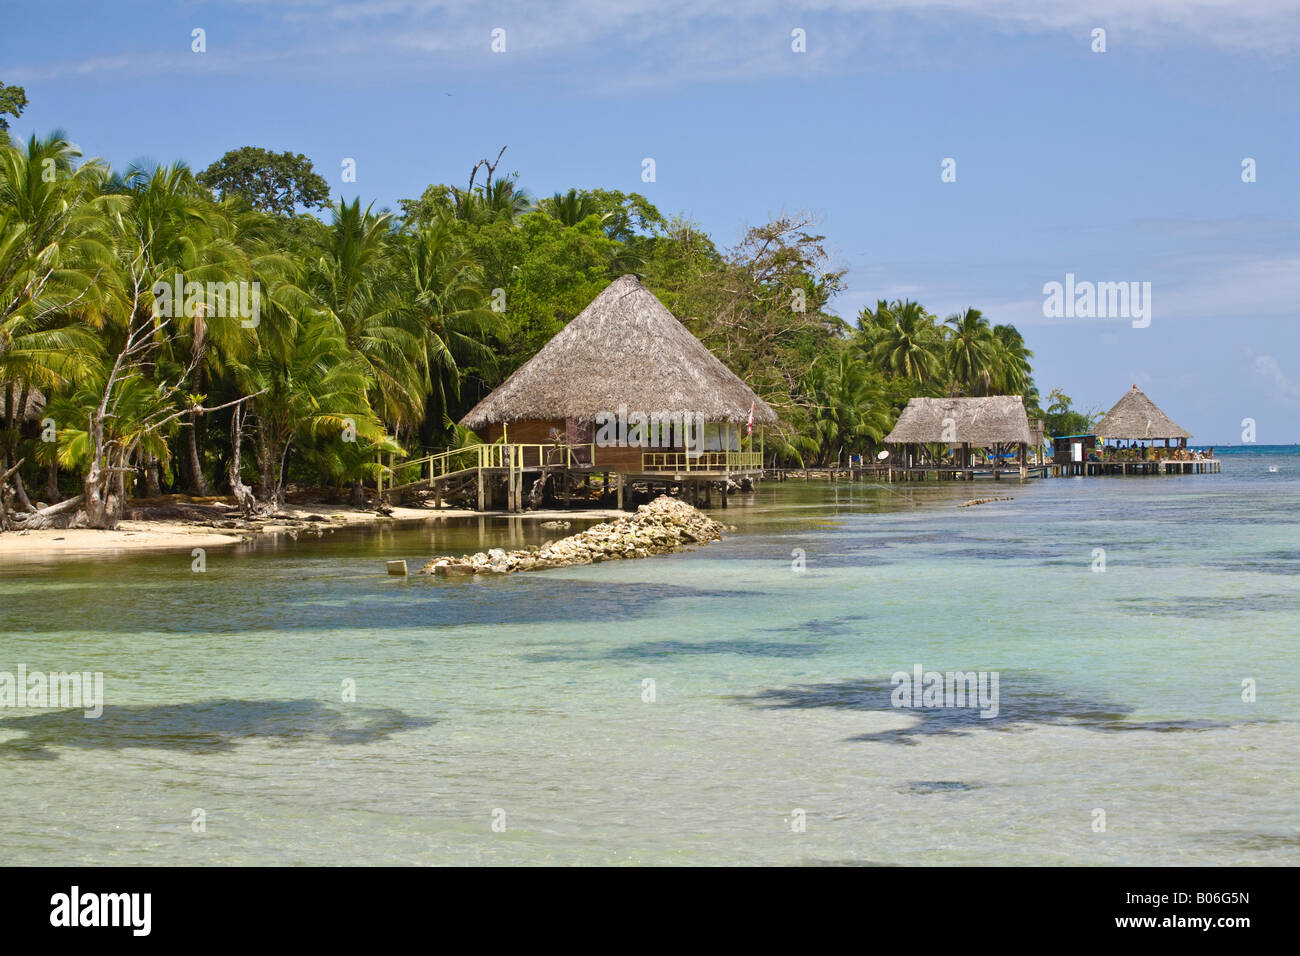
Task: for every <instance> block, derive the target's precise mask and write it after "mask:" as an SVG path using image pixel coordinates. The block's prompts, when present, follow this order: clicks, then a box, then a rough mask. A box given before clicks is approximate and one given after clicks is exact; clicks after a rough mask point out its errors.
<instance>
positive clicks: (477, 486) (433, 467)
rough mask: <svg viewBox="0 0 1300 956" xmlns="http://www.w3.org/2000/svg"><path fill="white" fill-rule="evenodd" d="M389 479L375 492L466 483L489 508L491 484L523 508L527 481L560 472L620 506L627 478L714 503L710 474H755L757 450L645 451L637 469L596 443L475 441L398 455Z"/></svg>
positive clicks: (436, 489) (454, 491) (722, 478)
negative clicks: (619, 467)
mask: <svg viewBox="0 0 1300 956" xmlns="http://www.w3.org/2000/svg"><path fill="white" fill-rule="evenodd" d="M386 470H387V471H388V473H389V475H390V476H392V480H391V481H390V483H389V484H388V485H387V486H385V484H384V482H383V479H382V477H381V479H380V482H379V494H380V497H381V498H386V499H389V500H392V499H394V498H396V497H399V496H401V495H403V494H412V493H416V492H421V491H425V492H431V493H432V495H433V498H434V501H435V502H436V503H437V504H438V505H439V506H441V504H442V501H443V499H444V498H446V497H450V496H453V495H455V496H463V495H465V494H466V493H467V492H468V491H469V490H470V489H471V486H472V489H473V492H474V499H475V500H476V501H477V506H478V510H479V511H485V510H487V505H488V501H489V499H490V498H491V497H493V491H494V489H499V486H500V485H501V484H502V482H501V479H504V485H505V490H506V509H505V510H506V511H508V512H519V511H523V499H524V495H525V486H527V485H531V484H532V483H534V482H536V480H537V479H539V478H541V477H543V476H545V475H555V476H557V477H559V479H560V480H561V482H562V484H563V485H564V487H565V488H572V487H573V486H575V485H577V484H579V483H581V484H582V485H583V486H584V487H587V488H590V487H591V485H592V479H593V478H595V477H598V476H599V478H600V479H601V480H602V482H603V491H604V492H606V493H610V494H612V495H614V496H615V499H616V501H617V506H618V507H619V508H622V507H623V496H624V489H625V488H626V486H627V485H629V484H630V483H632V482H636V483H639V484H649V485H651V486H652V487H653V486H654V485H656V484H662V485H663V486H664V488H665V490H668V489H670V488H673V487H674V486H676V487H677V488H679V489H680V490H681V491H683V492H685V493H687V494H689V495H690V496H691V497H692V498H695V499H697V500H698V499H699V498H700V497H703V498H705V499H706V500H707V502H708V503H709V504H712V488H711V487H710V486H711V484H712V483H714V482H721V483H724V487H725V482H726V481H727V480H728V479H739V478H758V477H761V475H762V471H763V467H762V453H761V452H741V451H713V452H692V453H687V452H684V451H657V452H643V453H642V454H641V462H640V467H639V469H638V470H636V471H631V472H628V471H615V470H614V469H613V468H612V466H610V465H602V464H601V463H600V455H599V451H598V446H596V445H595V444H580V445H568V444H556V443H551V444H506V443H494V444H490V445H488V444H481V445H469V446H467V447H465V448H459V449H453V450H449V451H444V452H437V453H435V454H431V455H424V456H422V457H419V458H412V459H409V460H407V461H403V462H396V463H394V462H391V461H390V462H389V463H388V465H387V466H386ZM726 506H727V493H726V491H725V490H724V491H723V493H722V507H724V508H725V507H726Z"/></svg>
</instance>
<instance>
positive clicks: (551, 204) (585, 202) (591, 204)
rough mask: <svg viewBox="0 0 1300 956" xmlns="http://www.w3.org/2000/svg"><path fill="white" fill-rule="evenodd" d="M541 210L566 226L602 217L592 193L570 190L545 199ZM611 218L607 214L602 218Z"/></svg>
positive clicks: (602, 219)
mask: <svg viewBox="0 0 1300 956" xmlns="http://www.w3.org/2000/svg"><path fill="white" fill-rule="evenodd" d="M539 208H540V209H541V210H542V211H543V212H545V213H546V214H547V215H548V216H550V217H551V218H553V219H558V220H559V221H560V222H562V223H563V224H564V225H566V226H576V225H577V224H578V223H580V222H582V220H584V219H586V218H587V217H588V216H600V215H601V212H600V203H598V202H597V201H596V197H595V196H593V195H591V193H588V192H585V191H582V190H578V189H570V190H569V191H568V192H567V193H556V194H555V195H554V196H552V197H551V198H550V199H543V200H542V201H541V203H539ZM609 217H610V213H606V214H605V215H604V216H602V217H601V221H602V222H603V221H605V220H606V219H608V218H609Z"/></svg>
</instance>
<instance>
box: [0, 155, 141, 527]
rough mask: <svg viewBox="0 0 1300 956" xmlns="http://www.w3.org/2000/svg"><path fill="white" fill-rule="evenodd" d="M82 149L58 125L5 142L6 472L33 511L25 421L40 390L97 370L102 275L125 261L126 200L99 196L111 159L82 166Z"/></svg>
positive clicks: (0, 227) (0, 231) (1, 187)
mask: <svg viewBox="0 0 1300 956" xmlns="http://www.w3.org/2000/svg"><path fill="white" fill-rule="evenodd" d="M79 157H80V153H79V152H78V151H77V150H76V149H75V147H73V146H71V145H70V144H69V143H68V142H67V141H66V140H65V139H64V138H63V137H62V135H61V134H58V133H54V134H52V135H50V136H48V137H46V138H45V139H39V138H37V137H35V136H33V137H32V138H31V139H30V140H29V141H28V142H27V144H26V147H25V148H20V147H18V146H15V145H3V146H0V475H3V474H7V475H8V476H9V477H10V479H11V480H12V481H13V484H14V488H15V491H16V495H17V499H18V503H19V505H20V506H21V507H22V508H23V509H24V510H25V511H32V510H34V508H33V506H32V505H31V503H30V501H28V500H27V494H26V491H25V489H24V487H23V482H22V475H21V473H20V472H19V471H18V470H17V469H16V467H14V466H11V465H10V462H11V461H13V460H14V459H15V457H16V456H18V457H27V455H26V453H22V455H21V456H20V452H19V445H20V443H21V433H20V430H19V426H20V424H21V422H22V419H23V417H24V416H25V414H26V413H27V411H28V409H29V408H30V407H31V405H32V399H33V398H34V397H35V396H37V395H40V394H43V395H44V396H45V397H53V395H54V393H56V392H58V391H60V390H64V389H68V388H71V387H73V386H74V385H75V384H76V383H77V382H78V381H82V380H84V379H85V377H86V376H87V375H88V374H89V372H90V370H91V368H92V367H93V365H94V362H95V357H96V356H97V355H98V354H99V352H100V351H101V343H100V342H99V341H98V339H97V338H96V337H95V335H94V334H93V331H92V329H91V326H93V325H95V324H96V321H97V318H98V317H99V316H100V315H101V313H102V311H103V309H104V305H105V303H104V294H103V293H104V289H105V288H107V287H109V286H110V285H111V282H108V281H102V282H101V281H100V280H107V279H108V278H109V277H110V276H111V273H112V272H113V270H114V269H115V268H116V265H117V262H116V259H115V255H114V240H115V237H114V231H113V226H112V224H113V221H114V219H115V217H116V216H117V215H119V214H120V211H121V207H122V203H121V202H120V201H119V200H116V199H112V198H108V197H104V196H102V195H101V194H100V192H101V186H102V184H103V183H104V182H105V180H106V179H107V176H108V170H107V167H106V166H104V164H102V163H100V162H99V161H95V160H92V161H90V162H86V163H83V164H81V165H80V166H76V165H75V161H76V159H78V158H79ZM3 485H4V482H0V486H3ZM0 493H2V491H0ZM4 510H5V509H4V507H3V505H0V512H3V511H4Z"/></svg>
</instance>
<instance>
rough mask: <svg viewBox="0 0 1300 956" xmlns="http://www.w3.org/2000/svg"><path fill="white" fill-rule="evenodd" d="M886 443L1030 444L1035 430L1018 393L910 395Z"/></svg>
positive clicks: (978, 445) (987, 446)
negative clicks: (971, 395) (970, 395)
mask: <svg viewBox="0 0 1300 956" xmlns="http://www.w3.org/2000/svg"><path fill="white" fill-rule="evenodd" d="M885 442H886V444H891V445H912V444H918V445H926V444H933V443H947V444H949V445H970V446H972V447H975V448H992V447H993V446H995V445H1018V444H1021V443H1023V444H1026V445H1032V444H1033V443H1034V433H1033V432H1032V431H1031V430H1030V428H1029V416H1028V415H1026V414H1025V403H1024V402H1023V401H1022V400H1021V398H1020V396H1019V395H989V396H987V397H986V398H913V399H911V400H910V401H909V402H908V403H907V407H906V408H904V409H903V414H901V415H899V416H898V423H897V424H896V425H895V426H894V430H893V431H891V432H890V433H889V434H888V435H887V436H885Z"/></svg>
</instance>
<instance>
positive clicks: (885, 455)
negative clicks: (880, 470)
mask: <svg viewBox="0 0 1300 956" xmlns="http://www.w3.org/2000/svg"><path fill="white" fill-rule="evenodd" d="M888 457H889V452H888V451H882V452H881V453H880V454H879V455H877V456H876V461H884V460H885V459H886V458H888Z"/></svg>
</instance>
